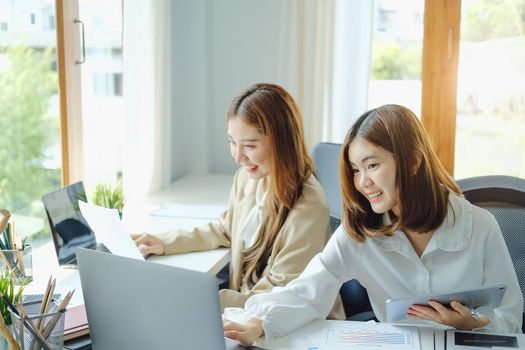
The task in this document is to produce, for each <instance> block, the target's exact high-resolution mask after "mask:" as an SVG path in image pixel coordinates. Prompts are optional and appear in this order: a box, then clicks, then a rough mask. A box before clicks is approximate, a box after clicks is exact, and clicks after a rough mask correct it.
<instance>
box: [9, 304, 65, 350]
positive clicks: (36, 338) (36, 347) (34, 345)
mask: <svg viewBox="0 0 525 350" xmlns="http://www.w3.org/2000/svg"><path fill="white" fill-rule="evenodd" d="M40 305H41V302H40V301H34V302H30V303H24V309H25V311H26V312H27V315H26V316H25V317H21V316H19V315H17V314H15V313H13V312H11V320H12V321H13V325H12V327H13V333H14V334H15V338H16V341H17V342H18V344H19V345H20V348H21V349H22V350H40V349H45V350H47V349H50V350H51V349H52V350H62V349H63V347H64V315H65V312H64V311H56V310H57V305H58V304H57V302H56V300H54V299H53V301H52V304H51V305H52V311H51V312H48V313H45V314H39V313H38V312H39V311H40V310H39V309H40ZM29 328H31V329H29ZM35 333H37V334H35ZM43 341H45V344H42V343H43Z"/></svg>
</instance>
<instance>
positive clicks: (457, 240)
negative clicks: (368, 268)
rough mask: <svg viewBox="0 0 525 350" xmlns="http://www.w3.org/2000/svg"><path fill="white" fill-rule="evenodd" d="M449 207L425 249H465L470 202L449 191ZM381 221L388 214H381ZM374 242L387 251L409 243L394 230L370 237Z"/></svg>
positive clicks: (468, 236)
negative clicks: (385, 234)
mask: <svg viewBox="0 0 525 350" xmlns="http://www.w3.org/2000/svg"><path fill="white" fill-rule="evenodd" d="M448 199H449V207H448V212H447V216H446V217H445V220H444V221H443V223H442V224H441V226H439V227H438V229H437V230H436V232H434V235H433V237H432V239H431V240H430V242H429V246H428V247H427V249H426V251H431V250H434V249H441V250H445V251H459V250H463V249H465V248H466V247H467V246H468V244H469V242H470V239H471V238H472V204H470V203H469V202H468V201H467V200H466V199H465V198H463V197H460V196H458V195H456V194H453V193H450V194H449V196H448ZM383 222H385V223H389V222H391V221H390V217H389V215H388V214H384V215H383ZM370 239H371V240H372V242H373V243H374V244H376V245H377V246H379V247H381V248H383V249H384V250H387V251H402V250H405V249H404V248H402V247H403V246H406V245H407V244H410V242H409V241H408V239H407V238H406V236H405V235H404V234H403V232H401V231H396V232H395V233H394V235H393V236H380V237H372V238H370Z"/></svg>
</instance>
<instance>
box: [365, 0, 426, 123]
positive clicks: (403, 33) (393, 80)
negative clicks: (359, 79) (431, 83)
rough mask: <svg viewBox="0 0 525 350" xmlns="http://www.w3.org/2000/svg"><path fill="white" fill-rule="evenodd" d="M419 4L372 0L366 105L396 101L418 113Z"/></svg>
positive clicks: (421, 32) (420, 36)
mask: <svg viewBox="0 0 525 350" xmlns="http://www.w3.org/2000/svg"><path fill="white" fill-rule="evenodd" d="M423 5H424V4H423V2H422V1H395V0H394V1H392V0H376V1H375V9H374V10H375V11H374V12H375V13H374V27H373V37H372V72H371V76H370V82H369V90H368V91H369V92H368V109H372V108H375V107H378V106H380V105H383V104H387V103H396V104H402V105H404V106H406V107H408V108H410V109H411V110H413V111H414V112H415V113H416V114H417V115H419V114H420V110H421V53H422V48H423V7H424V6H423Z"/></svg>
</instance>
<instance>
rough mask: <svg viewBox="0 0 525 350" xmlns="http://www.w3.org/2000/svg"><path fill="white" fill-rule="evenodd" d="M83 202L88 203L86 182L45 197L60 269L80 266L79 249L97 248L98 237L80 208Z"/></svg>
mask: <svg viewBox="0 0 525 350" xmlns="http://www.w3.org/2000/svg"><path fill="white" fill-rule="evenodd" d="M79 199H82V200H86V192H85V191H84V185H83V184H82V182H77V183H74V184H72V185H69V186H66V187H64V188H61V189H60V190H57V191H54V192H51V193H48V194H46V195H44V196H43V197H42V201H43V202H44V207H45V209H46V214H47V217H48V219H49V226H50V228H51V236H52V238H53V242H54V244H55V250H56V252H57V257H58V263H59V264H60V265H65V264H76V257H75V251H76V248H77V247H85V248H93V247H94V246H95V245H96V241H95V234H94V233H93V231H92V230H91V228H90V227H89V225H88V224H87V222H86V220H85V219H84V218H83V217H82V214H81V213H80V210H79V208H78V200H79Z"/></svg>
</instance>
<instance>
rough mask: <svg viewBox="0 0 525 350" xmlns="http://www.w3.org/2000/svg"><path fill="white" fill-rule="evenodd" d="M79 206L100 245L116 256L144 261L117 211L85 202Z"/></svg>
mask: <svg viewBox="0 0 525 350" xmlns="http://www.w3.org/2000/svg"><path fill="white" fill-rule="evenodd" d="M78 205H79V207H80V212H81V213H82V216H83V217H84V219H86V221H87V223H88V225H89V226H90V227H91V229H92V230H93V232H94V233H95V237H96V239H97V242H98V243H102V244H104V245H105V246H106V247H107V248H108V249H109V251H110V252H111V253H113V254H115V255H120V256H125V257H128V258H133V259H139V260H144V257H143V256H142V254H140V251H139V249H138V248H137V246H136V245H135V242H133V239H131V236H130V235H129V234H128V232H127V231H126V229H125V227H124V225H123V224H122V222H121V221H120V217H119V215H118V211H117V210H116V209H108V208H104V207H99V206H97V205H93V204H90V203H86V202H83V201H78Z"/></svg>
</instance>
